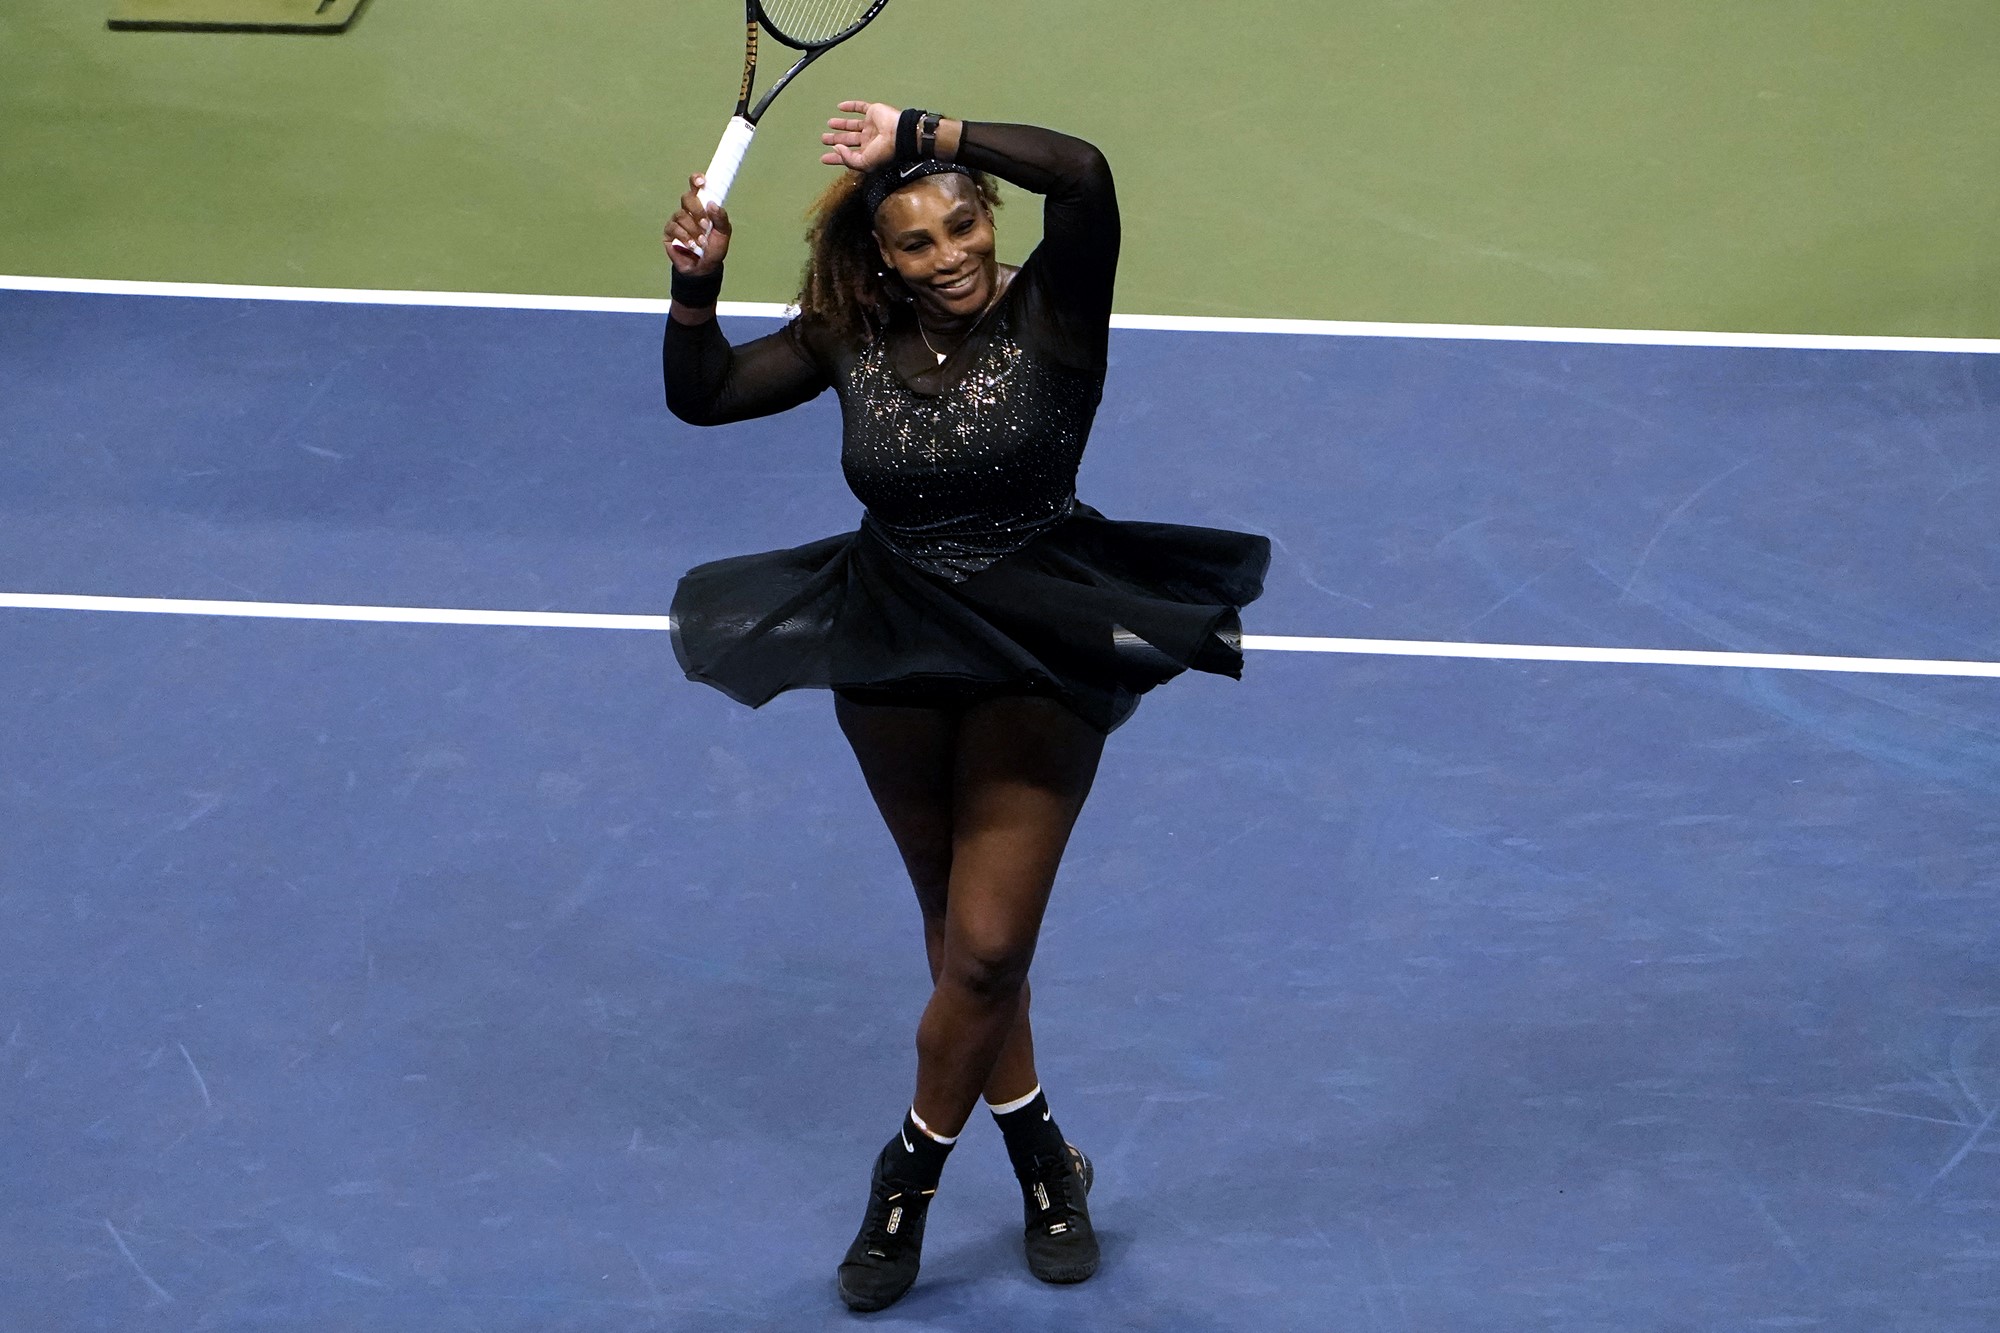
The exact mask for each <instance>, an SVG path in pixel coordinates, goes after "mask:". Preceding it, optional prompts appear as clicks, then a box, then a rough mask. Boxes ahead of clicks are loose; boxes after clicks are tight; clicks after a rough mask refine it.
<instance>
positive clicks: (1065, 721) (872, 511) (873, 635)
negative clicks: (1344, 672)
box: [663, 102, 1270, 1310]
mask: <svg viewBox="0 0 2000 1333" xmlns="http://www.w3.org/2000/svg"><path fill="white" fill-rule="evenodd" d="M840 109H841V111H843V112H845V113H847V115H845V116H843V117H838V118H835V119H833V120H830V121H828V122H827V124H828V127H829V129H828V132H827V133H826V134H824V135H822V136H821V142H822V143H823V144H824V145H826V146H827V148H828V151H827V152H826V153H825V155H824V156H823V157H822V158H821V159H820V160H821V161H823V162H825V163H826V164H827V165H829V166H835V167H841V168H844V169H845V170H843V172H842V174H841V177H840V179H839V180H838V181H836V182H835V183H834V184H833V185H832V186H831V187H830V188H829V189H828V190H827V192H826V194H825V195H824V196H823V197H822V198H821V200H820V201H819V204H818V205H817V207H816V209H815V211H814V214H813V218H814V220H813V224H812V227H811V230H810V231H809V233H808V240H809V242H810V245H811V258H810V260H809V261H808V263H807V266H806V272H805V281H804V290H803V291H802V292H801V293H800V295H799V301H798V305H799V314H798V317H797V318H796V319H793V320H792V321H791V322H790V323H788V324H787V325H786V326H785V327H784V328H783V329H782V330H780V331H779V332H777V333H774V334H772V335H770V336H768V337H765V338H760V339H758V340H756V341H754V342H750V343H746V344H744V345H743V346H740V347H732V346H730V344H729V342H728V340H727V339H726V338H724V337H723V335H722V333H721V331H720V330H719V329H717V327H716V324H715V304H716V301H717V299H718V296H719V293H720V291H721V287H722V265H723V260H724V257H725V256H726V255H727V253H728V251H729V244H730V239H731V235H730V224H729V218H728V215H727V214H726V213H725V212H724V211H723V210H722V209H721V208H719V207H714V206H707V207H704V205H703V204H702V203H701V202H700V200H699V198H698V197H697V193H696V192H697V190H698V188H699V187H700V185H701V183H702V182H701V178H700V177H693V178H691V179H690V188H689V190H688V192H687V194H685V195H683V196H682V198H681V203H680V210H679V211H678V212H677V213H675V215H674V217H673V220H672V221H671V222H670V223H668V225H667V236H666V239H667V241H668V253H669V255H670V256H671V258H672V261H673V265H674V278H673V304H672V307H671V311H670V314H669V318H668V323H667V331H666V343H665V349H664V354H663V361H664V366H665V374H666V393H667V405H668V407H669V408H671V409H672V411H673V412H674V414H675V415H676V416H678V417H680V418H681V419H682V420H683V421H687V422H691V423H693V424H696V425H721V424H723V423H726V422H732V421H740V420H743V419H745V418H747V417H755V416H763V415H767V414H769V413H773V412H780V411H783V410H785V409H787V408H790V407H795V406H797V405H798V404H800V403H803V402H806V401H807V400H808V399H811V398H813V397H815V396H816V395H818V394H819V393H820V392H822V391H823V390H825V389H826V388H828V387H829V386H831V387H832V388H833V389H834V390H835V392H837V393H838V394H839V396H840V406H841V418H842V426H843V431H842V450H841V466H842V469H843V471H844V472H845V474H846V477H847V481H848V484H849V486H850V487H851V488H852V489H853V491H854V494H855V495H856V497H857V498H859V499H860V500H861V502H862V504H863V505H864V506H865V507H866V511H867V512H866V515H865V517H864V518H863V520H862V524H861V527H860V530H859V531H857V532H852V533H847V534H843V535H840V536H836V537H829V538H826V539H824V540H821V541H817V542H813V543H811V544H809V545H806V546H801V547H797V548H795V549H792V550H787V551H773V552H768V553H764V554H759V555H748V556H740V557H736V558H734V559H728V560H721V561H716V562H714V563H712V564H706V565H702V566H700V567H698V568H696V569H694V570H693V571H691V572H690V573H689V574H688V575H687V577H686V578H684V579H683V580H682V581H681V585H680V587H679V589H678V591H677V592H676V593H675V596H674V603H673V621H674V651H675V654H676V656H677V657H678V658H679V660H680V663H681V666H682V667H683V668H684V669H685V670H686V672H687V675H688V677H689V679H691V680H698V681H703V682H706V683H708V684H710V685H713V686H715V687H716V688H718V689H720V690H722V691H723V692H724V693H726V694H728V695H729V696H730V697H732V698H734V699H737V700H739V701H741V702H743V703H746V704H749V705H751V706H753V707H755V706H756V705H759V704H762V703H764V702H765V701H766V700H768V699H770V698H771V697H772V696H774V695H776V694H778V693H779V692H780V691H783V690H787V689H794V688H798V687H802V686H816V687H822V688H830V689H831V690H832V691H833V693H834V712H835V715H836V717H837V718H838V720H839V723H840V727H841V730H842V732H843V733H844V734H845V735H846V737H847V739H848V741H849V743H850V744H851V745H852V746H853V748H854V754H855V758H856V759H857V760H858V761H859V762H860V767H861V773H862V777H863V778H864V780H865V781H866V782H867V785H868V790H869V792H870V794H871V795H872V796H873V797H874V799H875V803H876V805H877V806H878V808H879V809H880V810H881V812H882V818H883V820H884V821H885V822H886V823H887V824H888V827H889V833H890V835H891V837H892V838H893V839H894V840H895V843H896V847H897V850H898V851H899V852H900V853H901V855H902V858H903V863H904V865H905V866H906V867H907V868H908V870H909V874H910V879H911V882H912V883H913V884H914V885H915V887H916V891H917V903H918V906H919V907H920V908H921V909H922V914H923V927H924V948H925V952H926V953H927V954H928V956H929V961H930V972H931V980H932V985H933V990H932V992H931V998H930V1002H929V1003H928V1004H927V1005H926V1006H925V1008H924V1012H923V1016H922V1019H921V1021H919V1023H918V1024H917V1079H916V1095H915V1097H914V1099H913V1100H912V1103H911V1107H910V1110H909V1113H908V1114H907V1115H906V1116H905V1117H904V1120H903V1124H902V1127H901V1130H900V1131H899V1132H898V1133H897V1135H896V1137H894V1138H892V1139H890V1140H889V1142H888V1144H887V1145H886V1146H884V1148H883V1149H882V1152H881V1153H880V1155H879V1156H878V1157H877V1158H876V1161H875V1170H874V1176H873V1179H872V1182H871V1185H870V1191H869V1200H868V1208H867V1212H866V1215H865V1216H864V1218H863V1220H862V1224H861V1230H860V1233H859V1234H858V1235H857V1236H856V1237H855V1239H854V1243H853V1244H852V1245H851V1246H850V1247H849V1248H848V1251H847V1255H846V1257H845V1258H844V1259H843V1260H842V1262H841V1264H840V1267H839V1271H838V1284H839V1291H840V1296H841V1299H842V1300H844V1301H845V1302H846V1303H847V1304H848V1306H850V1307H851V1308H853V1309H856V1310H879V1309H881V1308H883V1307H885V1306H887V1305H889V1304H891V1303H892V1302H894V1301H895V1300H897V1299H898V1298H900V1297H901V1296H902V1295H903V1293H904V1292H906V1291H908V1290H909V1288H910V1285H911V1283H913V1282H914V1281H915V1280H916V1276H917V1267H918V1261H919V1254H920V1250H921V1247H922V1244H923V1235H924V1219H925V1216H926V1213H927V1211H928V1208H929V1205H930V1199H931V1196H932V1195H933V1194H934V1193H935V1192H936V1190H937V1186H938V1179H939V1174H940V1172H942V1170H943V1168H944V1163H945V1158H946V1157H947V1155H948V1154H949V1153H950V1151H951V1147H952V1144H953V1143H955V1142H956V1141H957V1137H958V1134H959V1132H960V1130H961V1129H962V1128H963V1127H964V1125H965V1122H966V1120H967V1119H968V1118H969V1117H970V1116H971V1114H972V1111H973V1108H974V1107H975V1106H976V1104H977V1103H978V1101H979V1098H980V1096H981V1095H982V1094H984V1096H985V1098H986V1100H987V1102H988V1104H989V1106H990V1107H991V1109H992V1112H993V1115H994V1118H995V1119H996V1120H997V1121H998V1122H999V1125H1000V1130H1001V1133H1002V1134H1003V1136H1004V1137H1005V1139H1006V1144H1007V1153H1008V1156H1009V1158H1010V1159H1011V1160H1012V1162H1013V1166H1014V1173H1015V1175H1016V1176H1017V1177H1018V1179H1019V1180H1020V1183H1021V1195H1022V1200H1023V1206H1024V1209H1025V1215H1026V1232H1027V1246H1026V1248H1027V1259H1028V1266H1029V1268H1030V1269H1031V1270H1032V1271H1033V1272H1034V1274H1035V1276H1037V1277H1039V1278H1041V1279H1043V1280H1044V1281H1047V1282H1081V1281H1082V1280H1084V1279H1085V1278H1087V1277H1089V1276H1090V1275H1091V1274H1092V1273H1093V1272H1095V1271H1096V1268H1097V1262H1098V1247H1097V1239H1096V1236H1095V1235H1094V1233H1093V1232H1092V1230H1091V1225H1090V1215H1089V1212H1088V1210H1087V1209H1086V1206H1085V1195H1086V1194H1087V1192H1088V1191H1089V1189H1090V1183H1091V1166H1090V1162H1089V1159H1087V1158H1086V1157H1085V1156H1084V1155H1083V1154H1082V1153H1081V1152H1079V1151H1078V1150H1077V1149H1075V1148H1074V1147H1071V1146H1070V1145H1069V1144H1068V1143H1067V1142H1066V1141H1065V1140H1064V1138H1063V1136H1062V1133H1061V1131H1060V1130H1059V1129H1058V1128H1057V1127H1056V1123H1055V1121H1054V1120H1053V1119H1052V1118H1051V1117H1050V1113H1049V1107H1048V1101H1047V1099H1046V1097H1045V1096H1044V1095H1043V1093H1042V1091H1041V1085H1040V1080H1039V1078H1038V1077H1037V1075H1036V1072H1035V1047H1034V1035H1033V1031H1032V1028H1031V1026H1030V1023H1029V1018H1028V999H1029V997H1028V965H1029V962H1030V960H1032V959H1033V957H1034V953H1035V943H1036V938H1037V936H1038V934H1039V932H1040V930H1041V923H1042V914H1043V911H1044V910H1045V908H1046V907H1047V905H1048V900H1049V893H1050V890H1051V889H1052V888H1053V886H1054V883H1055V876H1056V867H1057V864H1058V862H1059V861H1060V860H1061V858H1062V853H1063V848H1064V846H1065V845H1066V844H1067V842H1068V840H1069V835H1070V830H1071V828H1072V827H1073V825H1074V824H1075V822H1076V818H1077V814H1078V812H1079V811H1080V810H1081V809H1082V807H1083V801H1084V797H1085V795H1086V794H1087V793H1088V792H1089V790H1090V784H1091V780H1092V778H1093V777H1094V776H1095V774H1096V771H1097V762H1098V756H1099V754H1100V752H1101V751H1102V749H1103V745H1104V737H1105V734H1106V733H1108V732H1109V731H1111V730H1112V728H1114V727H1116V726H1117V725H1118V724H1119V723H1121V722H1123V721H1124V720H1125V719H1126V718H1127V717H1128V716H1130V715H1131V712H1132V710H1133V709H1134V708H1135V707H1136V706H1137V704H1138V700H1139V696H1140V695H1141V694H1142V693H1144V692H1145V691H1147V690H1149V689H1151V688H1152V687H1153V686H1155V685H1158V684H1160V683H1161V682H1162V681H1165V680H1167V679H1169V678H1171V677H1173V676H1175V675H1177V674H1179V673H1180V672H1181V671H1182V670H1184V669H1186V668H1189V667H1193V668H1195V669H1196V670H1201V671H1211V672H1216V673H1219V674H1222V675H1227V676H1232V677H1236V676H1240V675H1241V673H1242V665H1243V657H1242V652H1241V636H1240V622H1239V620H1238V611H1239V609H1240V608H1241V607H1242V606H1244V605H1245V604H1246V603H1248V602H1250V601H1252V600H1253V599H1255V598H1256V597H1257V595H1258V593H1259V592H1260V591H1262V587H1263V576H1264V570H1265V567H1266V565H1267V564H1268V563H1269V559H1270V551H1269V545H1268V543H1267V542H1266V541H1265V539H1263V538H1261V537H1253V536H1248V535H1245V534H1242V533H1235V532H1221V531H1215V530H1212V529H1207V528H1189V527H1176V526H1169V525H1165V524H1154V523H1123V522H1114V521H1111V520H1109V519H1106V518H1105V517H1104V516H1103V515H1101V514H1099V513H1098V512H1097V511H1096V510H1094V509H1091V508H1090V507H1088V506H1086V505H1083V504H1080V503H1078V501H1077V498H1076V474H1077V465H1078V463H1079V462H1080V461H1081V459H1082V456H1083V447H1084V441H1085V438H1086V437H1087V436H1088V434H1089V431H1090V424H1091V420H1092V418H1093V416H1094V415H1095V414H1096V411H1097V405H1098V401H1099V399H1100V397H1101V395H1102V392H1103V386H1104V374H1105V367H1106V352H1107V346H1108V342H1109V331H1110V317H1111V289H1112V281H1113V277H1114V274H1115V271H1116V267H1117V260H1118V205H1117V200H1116V197H1115V195H1114V193H1113V190H1112V183H1111V173H1110V169H1109V167H1108V166H1107V165H1106V163H1105V161H1104V158H1103V156H1102V155H1101V154H1100V153H1099V152H1098V151H1097V150H1096V149H1095V148H1093V147H1091V146H1090V145H1089V144H1087V143H1084V142H1082V141H1081V140H1078V139H1073V138H1070V137H1069V136H1067V135H1063V134H1058V133H1055V132H1053V131H1051V130H1043V129H1034V128H1031V127H1028V126H1022V125H993V124H975V123H971V122H960V121H956V120H950V119H945V118H942V117H940V116H937V115H935V114H933V113H930V112H924V111H918V110H908V111H901V112H899V111H898V110H897V109H895V108H893V107H889V106H885V105H883V104H880V103H872V102H842V103H841V104H840ZM989 176H992V177H998V178H1000V179H1001V180H1004V181H1007V182H1009V183H1011V184H1014V185H1017V186H1020V187H1021V188H1023V189H1026V190H1031V191H1034V192H1035V193H1038V194H1041V195H1043V196H1045V199H1046V204H1045V207H1044V221H1043V240H1042V243H1041V245H1040V246H1039V247H1038V248H1037V249H1036V250H1035V252H1034V253H1033V254H1032V255H1031V256H1030V257H1029V258H1028V260H1027V262H1026V263H1025V264H1023V265H1022V266H1021V267H1019V268H1012V267H1008V266H1006V265H1002V264H999V263H998V262H996V260H995V258H994V240H993V207H994V205H995V203H996V202H997V193H996V191H995V189H994V187H993V185H992V184H991V181H990V179H989Z"/></svg>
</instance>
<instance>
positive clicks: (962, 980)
mask: <svg viewBox="0 0 2000 1333" xmlns="http://www.w3.org/2000/svg"><path fill="white" fill-rule="evenodd" d="M1034 958H1035V942H1034V940H1033V939H1027V940H1021V939H1016V938H1012V937H1009V936H1004V935H999V936H988V937H984V938H973V939H969V940H963V939H955V940H950V941H948V942H947V945H946V949H945V958H944V966H943V968H942V969H941V975H940V976H939V978H938V981H939V984H941V985H950V986H954V987H956V988H957V989H959V990H961V991H963V992H965V993H966V994H967V995H969V996H971V997H972V998H973V999H975V1000H978V1001H980V1002H981V1003H984V1004H1008V1003H1012V1002H1013V1001H1014V1000H1015V999H1016V998H1018V997H1019V996H1020V994H1021V987H1022V986H1023V985H1024V984H1025V983H1026V982H1027V980H1028V964H1029V963H1031V962H1033V961H1034Z"/></svg>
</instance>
